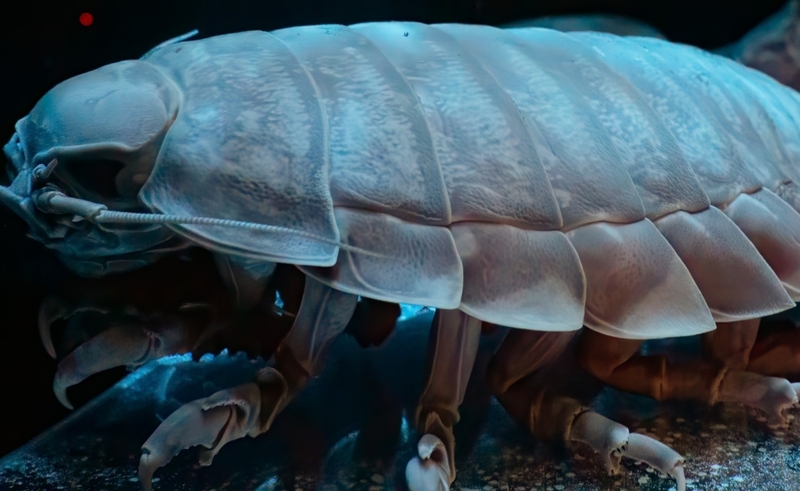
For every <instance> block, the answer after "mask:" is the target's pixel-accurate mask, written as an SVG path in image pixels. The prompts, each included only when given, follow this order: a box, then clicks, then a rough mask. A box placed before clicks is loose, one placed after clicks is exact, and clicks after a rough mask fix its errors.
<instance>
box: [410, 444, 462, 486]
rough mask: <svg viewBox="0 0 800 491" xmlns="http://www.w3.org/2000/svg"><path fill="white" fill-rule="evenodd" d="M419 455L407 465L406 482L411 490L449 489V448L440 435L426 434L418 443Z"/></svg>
mask: <svg viewBox="0 0 800 491" xmlns="http://www.w3.org/2000/svg"><path fill="white" fill-rule="evenodd" d="M417 453H418V454H419V455H418V456H417V457H414V458H413V459H411V460H410V461H409V462H408V465H406V482H407V483H408V489H409V490H410V491H449V490H450V482H451V481H452V479H451V476H450V463H449V462H448V458H447V448H445V446H444V443H443V442H442V440H440V439H439V438H438V437H436V436H433V435H431V434H430V433H428V434H425V435H423V436H422V438H420V439H419V442H418V443H417Z"/></svg>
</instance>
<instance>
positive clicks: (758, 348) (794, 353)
mask: <svg viewBox="0 0 800 491" xmlns="http://www.w3.org/2000/svg"><path fill="white" fill-rule="evenodd" d="M799 334H800V332H798V330H797V328H796V327H794V328H792V329H791V330H773V331H772V332H766V333H762V334H761V335H759V337H758V339H757V340H756V343H755V346H754V348H753V350H752V352H751V353H750V358H749V360H748V364H747V371H749V372H755V373H760V374H761V375H768V376H772V377H786V378H790V379H792V380H797V379H798V376H800V335H799Z"/></svg>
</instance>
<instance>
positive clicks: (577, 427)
mask: <svg viewBox="0 0 800 491" xmlns="http://www.w3.org/2000/svg"><path fill="white" fill-rule="evenodd" d="M569 435H570V437H569V439H570V440H573V441H578V442H582V443H585V444H587V445H589V446H590V447H591V448H592V450H594V451H595V452H597V453H598V454H600V457H601V458H602V459H603V464H605V467H606V470H607V471H608V474H609V475H611V476H615V475H617V474H619V471H620V470H619V464H620V461H621V460H622V455H623V453H624V452H625V450H626V448H627V446H628V438H629V436H630V430H628V428H626V427H624V426H622V425H621V424H619V423H616V422H614V421H611V420H610V419H608V418H606V417H605V416H602V415H600V414H597V413H596V412H594V411H586V412H584V413H582V414H581V415H579V416H578V417H577V418H575V421H574V422H573V423H572V427H571V429H570V433H569Z"/></svg>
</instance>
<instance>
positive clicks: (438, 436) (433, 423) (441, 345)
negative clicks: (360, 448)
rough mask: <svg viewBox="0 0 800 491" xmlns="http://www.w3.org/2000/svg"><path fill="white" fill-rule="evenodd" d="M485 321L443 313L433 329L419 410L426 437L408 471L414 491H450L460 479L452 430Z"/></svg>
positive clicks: (420, 427)
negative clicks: (457, 479) (453, 484)
mask: <svg viewBox="0 0 800 491" xmlns="http://www.w3.org/2000/svg"><path fill="white" fill-rule="evenodd" d="M480 333H481V321H479V320H477V319H475V318H473V317H470V316H469V315H467V314H465V313H463V312H461V311H460V310H438V311H437V312H436V315H435V316H434V320H433V325H432V326H431V333H430V339H429V341H428V358H427V365H426V370H425V382H424V385H423V387H424V389H423V392H422V395H421V396H420V400H419V405H418V406H417V411H416V420H415V421H416V424H417V430H418V432H419V433H420V434H421V435H422V437H421V438H420V439H419V442H418V444H417V451H418V454H419V455H418V456H417V457H414V458H413V459H411V461H410V462H409V463H408V466H407V467H406V480H407V482H408V487H409V489H410V490H411V491H445V490H448V489H450V484H451V483H452V482H453V481H454V480H455V477H456V468H455V460H454V458H453V455H454V453H453V452H454V450H455V439H454V438H453V425H455V424H456V423H457V422H458V419H459V413H458V406H459V405H461V402H462V401H463V400H464V393H465V391H466V388H467V382H469V376H470V373H471V372H472V367H473V365H474V363H475V357H476V355H477V352H478V342H479V341H480Z"/></svg>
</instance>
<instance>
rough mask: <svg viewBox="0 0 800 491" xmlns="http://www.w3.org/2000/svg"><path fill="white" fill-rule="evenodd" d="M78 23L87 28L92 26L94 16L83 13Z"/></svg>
mask: <svg viewBox="0 0 800 491" xmlns="http://www.w3.org/2000/svg"><path fill="white" fill-rule="evenodd" d="M78 22H80V23H81V25H82V26H84V27H89V26H90V25H92V22H94V16H92V14H90V13H89V12H84V13H82V14H81V16H80V17H78Z"/></svg>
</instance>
